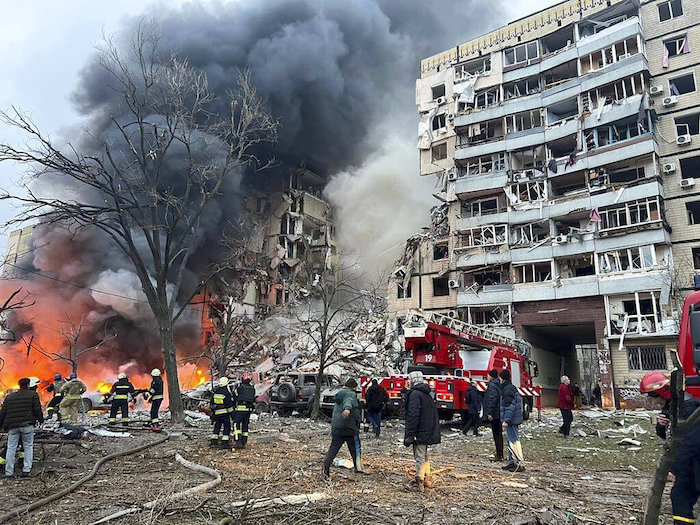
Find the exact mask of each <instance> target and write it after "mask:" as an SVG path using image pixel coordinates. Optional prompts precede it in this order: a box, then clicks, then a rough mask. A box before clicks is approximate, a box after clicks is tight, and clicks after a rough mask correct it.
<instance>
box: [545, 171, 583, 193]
mask: <svg viewBox="0 0 700 525" xmlns="http://www.w3.org/2000/svg"><path fill="white" fill-rule="evenodd" d="M551 188H552V194H553V195H552V196H553V197H564V196H569V195H576V194H577V193H583V192H584V191H585V192H587V191H588V182H587V177H586V174H585V173H584V172H575V173H567V174H566V175H561V176H559V177H556V178H554V179H551Z"/></svg>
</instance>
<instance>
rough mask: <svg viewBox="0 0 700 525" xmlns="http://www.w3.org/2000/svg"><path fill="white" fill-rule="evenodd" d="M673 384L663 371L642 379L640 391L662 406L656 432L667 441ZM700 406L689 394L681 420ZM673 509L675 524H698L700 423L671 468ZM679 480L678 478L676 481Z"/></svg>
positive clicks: (683, 445)
mask: <svg viewBox="0 0 700 525" xmlns="http://www.w3.org/2000/svg"><path fill="white" fill-rule="evenodd" d="M670 385H671V381H670V379H669V378H668V377H666V375H665V374H664V373H663V372H658V371H656V372H649V373H648V374H646V375H645V376H644V377H643V378H642V382H641V384H640V386H639V389H640V390H641V392H642V393H644V394H647V395H649V397H650V398H652V399H653V400H655V403H654V404H656V405H658V406H660V407H661V414H660V415H659V418H658V423H657V425H656V433H657V434H658V435H659V437H661V438H662V439H666V428H667V427H668V424H669V421H670V417H671V412H670V405H671V386H670ZM698 407H700V399H697V398H694V397H692V396H691V395H690V394H688V393H687V392H686V394H685V397H684V399H683V414H679V415H678V419H679V420H680V419H687V418H689V417H690V415H691V414H692V413H693V412H694V411H695V410H696V409H697V408H698ZM671 474H672V475H673V476H672V477H671V479H672V480H673V481H674V483H673V488H672V489H671V507H672V509H673V523H684V524H688V523H695V519H694V518H693V506H694V505H695V502H696V501H697V500H698V496H700V479H699V478H700V424H695V425H694V426H693V427H692V428H691V429H689V430H688V433H687V434H686V436H685V439H684V440H683V441H682V442H681V444H680V445H679V447H678V452H677V454H676V459H675V460H674V462H673V466H672V467H671ZM674 478H675V479H674Z"/></svg>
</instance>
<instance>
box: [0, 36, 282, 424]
mask: <svg viewBox="0 0 700 525" xmlns="http://www.w3.org/2000/svg"><path fill="white" fill-rule="evenodd" d="M100 66H101V67H102V69H103V70H104V71H105V72H106V74H107V77H108V78H109V81H110V85H109V87H110V88H111V89H112V90H114V91H115V92H116V93H117V95H118V97H119V98H120V100H121V104H122V107H121V108H119V110H120V111H121V113H122V116H121V117H119V118H118V117H111V120H110V123H109V126H110V133H105V134H103V135H104V136H91V139H92V146H91V147H92V152H91V153H90V154H84V153H82V152H81V151H79V150H77V149H76V148H74V147H72V146H69V147H67V148H59V147H57V146H56V145H55V144H54V143H53V142H52V141H51V139H50V138H49V137H48V136H47V135H46V134H44V133H43V132H42V131H41V130H40V129H39V128H38V127H37V126H36V125H35V124H34V122H32V120H31V119H30V118H29V117H28V116H26V115H25V114H23V113H21V112H20V111H18V110H16V109H14V108H13V112H12V113H3V114H1V115H0V120H2V122H4V123H5V124H6V125H8V126H11V127H14V128H18V129H19V130H21V131H23V132H24V133H25V134H26V136H27V138H28V139H29V140H30V144H31V146H28V147H25V148H21V149H17V148H15V147H13V146H9V145H7V144H0V161H11V162H19V163H21V164H26V165H29V166H31V167H33V169H34V170H33V172H32V177H31V178H30V179H29V180H27V181H25V183H24V190H25V191H26V195H25V194H24V193H20V194H18V195H9V194H5V195H3V196H0V198H3V199H12V200H14V201H16V202H17V201H18V202H19V203H21V204H24V210H23V212H22V213H21V214H20V216H19V217H17V218H16V219H15V220H13V221H10V222H11V223H16V222H19V221H25V220H32V221H34V222H39V223H43V224H47V223H58V224H61V225H64V226H66V227H68V228H71V229H73V230H74V229H76V228H84V227H89V228H93V229H97V230H100V231H101V232H102V233H104V234H106V235H107V236H108V238H109V239H111V241H112V242H113V243H114V245H115V246H117V247H118V248H119V249H120V250H121V251H122V252H123V253H124V254H126V256H127V257H128V258H129V259H130V261H131V263H133V267H134V270H135V272H136V275H137V276H138V278H139V281H140V283H141V287H142V290H143V293H144V294H145V296H146V299H147V300H148V304H149V305H150V309H151V311H152V313H153V316H154V318H155V322H156V324H157V326H158V330H159V334H160V338H161V344H162V351H163V359H164V367H165V371H166V375H167V384H168V395H169V399H170V411H171V415H172V420H173V421H174V422H181V421H183V420H184V412H183V406H182V399H181V394H180V386H179V383H178V376H177V361H176V351H175V342H174V338H173V329H174V325H175V323H176V322H177V320H178V319H179V318H180V316H181V315H182V313H183V311H184V309H185V308H186V307H187V303H188V302H189V300H190V299H191V298H192V297H193V296H194V294H195V293H196V290H195V289H194V288H195V287H190V288H193V289H192V290H190V289H189V288H188V283H186V282H185V275H186V271H187V270H188V263H190V261H191V257H192V255H193V252H194V249H195V246H196V244H197V242H198V241H199V240H200V235H201V232H200V230H199V225H200V221H201V219H202V217H203V215H204V213H205V211H206V210H207V209H208V208H209V207H210V206H211V204H212V203H213V202H214V200H215V199H216V197H217V196H218V195H219V193H220V192H221V190H222V186H223V184H224V181H225V180H226V179H227V178H229V177H231V176H232V175H234V174H235V173H236V172H240V171H241V170H243V169H246V168H248V167H254V168H257V169H262V168H264V167H266V165H267V164H265V163H261V162H260V161H259V159H258V158H257V157H256V153H255V152H256V150H257V149H258V148H257V147H258V146H259V145H260V144H261V143H263V142H273V141H275V140H276V134H277V127H278V122H277V121H276V120H275V119H274V118H272V116H271V115H270V114H269V113H268V112H267V110H266V104H265V101H264V100H263V99H261V98H260V97H259V96H258V94H257V92H256V90H255V88H254V87H253V85H252V84H251V81H250V76H249V74H248V73H247V72H243V73H241V74H240V75H239V78H238V86H237V89H236V90H235V92H229V93H227V94H226V97H227V100H226V102H227V105H226V107H227V109H228V111H227V112H226V113H221V112H219V111H214V110H213V108H212V104H213V103H214V102H215V96H214V95H213V93H212V92H211V91H210V90H209V87H208V83H207V77H206V75H204V74H203V73H199V72H197V71H196V70H195V69H194V68H193V67H191V66H190V65H189V64H188V62H187V61H186V60H183V59H180V58H178V57H177V56H172V57H170V58H167V59H161V58H160V57H159V53H158V36H157V31H156V29H155V26H154V25H153V24H149V23H145V22H142V23H141V24H140V25H139V27H138V30H137V32H136V34H135V36H134V38H133V41H132V42H131V47H130V50H129V52H128V53H126V54H123V53H122V52H121V51H119V50H118V49H117V46H116V44H115V43H114V42H113V41H112V40H110V39H108V38H105V42H104V46H103V48H102V50H101V53H100ZM268 162H269V161H268ZM173 175H175V176H173ZM36 179H38V180H39V181H40V184H39V185H35V184H34V182H36ZM44 180H48V181H50V183H53V184H61V185H62V187H63V188H65V189H66V190H67V192H68V193H69V196H66V197H63V196H56V192H55V191H54V192H48V191H39V190H38V189H37V188H39V189H41V188H42V186H41V182H42V181H44ZM213 271H214V270H211V271H209V270H207V274H206V275H201V276H200V278H201V281H202V282H204V281H206V280H207V279H208V277H210V275H211V273H213Z"/></svg>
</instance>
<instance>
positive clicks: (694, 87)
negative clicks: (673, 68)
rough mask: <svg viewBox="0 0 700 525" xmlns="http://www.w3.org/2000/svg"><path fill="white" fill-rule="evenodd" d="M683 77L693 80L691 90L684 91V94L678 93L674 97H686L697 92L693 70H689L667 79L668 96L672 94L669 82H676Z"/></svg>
mask: <svg viewBox="0 0 700 525" xmlns="http://www.w3.org/2000/svg"><path fill="white" fill-rule="evenodd" d="M683 77H691V78H692V79H693V90H692V91H686V92H685V93H681V92H680V91H679V92H678V95H676V96H679V97H680V96H681V95H687V94H688V93H695V92H696V91H697V90H698V83H697V79H696V78H695V70H691V71H686V72H685V73H680V74H677V75H675V76H673V77H669V78H668V92H669V94H672V93H671V82H673V81H674V80H677V79H679V78H683ZM676 89H678V86H676Z"/></svg>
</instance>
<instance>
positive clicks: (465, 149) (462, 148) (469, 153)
mask: <svg viewBox="0 0 700 525" xmlns="http://www.w3.org/2000/svg"><path fill="white" fill-rule="evenodd" d="M504 138H505V137H500V138H498V139H493V140H491V141H489V142H480V143H477V144H464V145H462V144H460V145H458V146H457V149H456V150H455V160H466V159H470V158H472V157H481V156H483V155H491V154H492V153H498V152H499V151H504V150H505V149H506V143H505V140H504Z"/></svg>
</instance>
